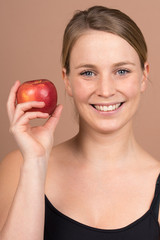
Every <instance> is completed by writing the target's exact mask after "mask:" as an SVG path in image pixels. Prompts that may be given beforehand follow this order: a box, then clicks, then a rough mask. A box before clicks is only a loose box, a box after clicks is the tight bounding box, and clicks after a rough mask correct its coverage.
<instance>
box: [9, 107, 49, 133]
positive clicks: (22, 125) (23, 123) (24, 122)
mask: <svg viewBox="0 0 160 240" xmlns="http://www.w3.org/2000/svg"><path fill="white" fill-rule="evenodd" d="M48 117H49V114H48V113H43V112H27V113H25V114H24V115H23V116H22V117H21V118H20V119H19V120H18V121H17V123H16V124H13V125H12V127H11V128H10V132H16V131H15V130H16V129H17V128H18V129H21V130H22V131H25V130H26V128H27V126H28V123H29V121H30V120H33V119H37V118H44V119H45V118H48Z"/></svg>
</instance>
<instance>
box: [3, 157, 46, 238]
mask: <svg viewBox="0 0 160 240" xmlns="http://www.w3.org/2000/svg"><path fill="white" fill-rule="evenodd" d="M43 160H44V159H34V160H33V161H24V162H25V163H24V164H23V166H22V168H21V176H20V180H19V184H18V187H17V191H16V193H15V197H14V200H13V203H12V205H11V208H10V211H9V214H8V217H7V220H6V222H5V225H4V227H3V228H2V231H1V233H0V237H1V239H0V240H12V239H16V240H42V239H43V232H44V187H45V178H46V169H47V166H46V165H47V164H46V162H45V161H43Z"/></svg>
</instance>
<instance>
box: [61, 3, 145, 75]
mask: <svg viewBox="0 0 160 240" xmlns="http://www.w3.org/2000/svg"><path fill="white" fill-rule="evenodd" d="M92 29H93V30H98V31H104V32H108V33H112V34H115V35H118V36H120V37H121V38H123V39H125V40H126V41H127V42H128V43H129V44H130V45H131V46H132V47H133V48H134V49H135V50H136V52H137V54H138V56H139V59H140V63H141V67H142V69H144V64H145V62H146V60H147V45H146V42H145V39H144V36H143V34H142V32H141V30H140V29H139V27H138V26H137V25H136V23H135V22H134V21H133V20H132V19H131V18H130V17H129V16H127V15H126V14H124V13H123V12H121V11H120V10H117V9H112V8H107V7H104V6H93V7H91V8H89V9H87V10H85V11H76V13H75V14H74V15H73V17H72V19H71V20H70V21H69V23H68V25H67V26H66V29H65V32H64V36H63V46H62V54H61V61H62V67H64V68H65V69H66V73H67V74H69V72H70V64H69V61H70V54H71V51H72V48H73V46H74V44H75V42H76V41H77V40H78V38H79V37H80V36H82V35H83V34H85V32H86V31H88V30H92Z"/></svg>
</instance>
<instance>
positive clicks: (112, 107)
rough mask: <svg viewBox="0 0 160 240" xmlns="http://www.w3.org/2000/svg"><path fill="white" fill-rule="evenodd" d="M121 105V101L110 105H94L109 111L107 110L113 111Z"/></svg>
mask: <svg viewBox="0 0 160 240" xmlns="http://www.w3.org/2000/svg"><path fill="white" fill-rule="evenodd" d="M120 105H121V104H120V103H117V104H115V105H109V106H101V105H94V107H95V108H96V109H97V110H100V111H103V112H107V111H113V110H115V109H117V108H119V106H120Z"/></svg>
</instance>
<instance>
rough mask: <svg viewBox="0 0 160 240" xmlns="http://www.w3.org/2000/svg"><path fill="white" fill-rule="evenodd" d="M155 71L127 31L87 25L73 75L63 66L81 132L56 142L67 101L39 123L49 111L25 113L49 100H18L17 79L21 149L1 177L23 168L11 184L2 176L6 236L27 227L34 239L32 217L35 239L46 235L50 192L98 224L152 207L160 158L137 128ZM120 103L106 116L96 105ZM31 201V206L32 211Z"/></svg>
mask: <svg viewBox="0 0 160 240" xmlns="http://www.w3.org/2000/svg"><path fill="white" fill-rule="evenodd" d="M122 62H123V64H122ZM86 65H87V66H86ZM88 65H89V66H88ZM80 66H81V67H80ZM86 71H87V73H86ZM148 71H149V66H148V63H147V62H146V63H145V66H144V69H143V70H142V69H141V66H140V61H139V57H138V55H137V53H136V51H135V50H134V49H133V48H132V47H131V46H130V45H129V44H128V43H127V42H126V41H125V40H123V39H122V38H120V37H118V36H115V35H113V34H110V33H106V32H100V31H93V30H90V31H87V32H86V33H85V34H84V35H83V36H81V37H80V38H79V39H78V40H77V42H76V43H75V45H74V46H73V49H72V51H71V55H70V73H69V74H68V75H67V74H66V69H63V70H62V73H63V79H64V83H65V88H66V91H67V93H68V94H69V96H70V97H72V98H73V100H74V102H75V105H76V107H77V110H78V112H79V115H80V122H79V132H78V134H77V135H76V136H74V137H73V138H71V139H70V140H68V141H66V142H64V143H61V144H59V145H57V146H54V147H53V143H54V137H53V134H54V131H55V128H56V125H57V123H58V121H59V118H60V114H61V111H62V106H58V107H57V109H56V110H55V112H54V113H53V115H52V117H51V118H49V119H48V120H47V121H46V123H45V124H44V125H43V126H41V127H36V128H32V127H31V126H30V124H29V120H30V119H34V118H37V117H41V118H42V117H43V118H48V116H47V115H44V114H42V113H40V112H37V113H24V112H25V110H27V109H30V108H32V107H39V108H41V107H43V104H42V103H36V102H31V103H25V104H21V105H18V106H17V107H15V105H14V102H15V95H16V91H17V89H18V86H19V83H18V82H17V83H16V84H15V85H14V87H13V88H12V90H11V93H10V96H9V100H8V114H9V119H10V122H11V132H12V133H13V135H14V137H15V139H16V141H17V143H18V145H19V148H20V151H21V154H20V153H19V152H15V153H13V154H11V155H10V156H8V157H7V158H6V159H5V160H4V161H3V162H2V167H1V168H0V176H2V178H5V175H6V174H8V172H9V167H10V169H13V166H14V167H15V169H19V170H17V172H16V173H15V175H16V176H15V175H14V176H13V174H8V175H7V176H9V177H10V181H8V183H7V184H5V189H6V190H5V191H4V190H3V186H4V181H0V182H2V184H0V191H1V193H4V194H2V195H3V196H4V197H3V199H4V200H0V201H1V202H0V215H1V222H0V229H1V228H2V226H3V225H4V223H5V221H6V219H7V221H6V225H5V227H4V228H3V231H2V236H3V235H4V236H5V234H10V236H14V234H15V236H16V237H17V231H20V232H19V234H20V238H19V239H21V237H22V236H23V239H28V231H27V232H26V230H25V229H26V228H25V226H23V222H24V221H21V219H22V218H24V217H25V221H26V222H30V219H32V224H30V225H28V228H29V229H30V235H29V238H30V239H34V238H33V236H36V237H37V238H36V240H38V239H41V238H42V237H43V225H44V221H43V219H44V215H43V214H44V212H43V211H42V210H43V208H44V202H42V201H39V200H37V199H41V200H42V199H43V194H44V193H45V194H46V195H47V197H48V198H49V200H50V201H51V203H52V204H53V205H54V206H55V207H56V208H57V209H58V210H59V211H60V212H62V213H63V214H65V215H67V216H69V217H70V218H72V219H74V220H76V221H78V222H81V223H83V224H86V225H89V226H92V227H96V228H104V229H107V228H109V229H116V228H123V227H124V226H127V225H129V224H130V223H132V222H134V221H135V220H137V219H139V218H140V217H141V216H142V215H144V213H146V211H148V209H149V208H150V204H151V202H152V199H153V195H154V190H155V183H156V179H157V176H158V174H159V172H160V163H159V161H157V160H156V159H154V158H153V157H152V156H150V155H149V154H148V153H147V152H145V151H144V150H143V149H142V148H141V147H140V146H139V145H138V143H137V142H136V140H135V137H134V134H133V128H132V122H133V117H134V115H135V113H136V111H137V108H138V105H139V102H140V98H141V95H142V93H143V92H144V91H145V88H146V84H147V76H148ZM84 72H85V73H84ZM119 102H123V105H122V106H121V107H120V108H119V109H118V110H116V111H113V112H112V113H111V112H110V113H107V114H103V115H102V114H100V113H99V112H97V111H96V110H95V109H94V108H93V107H92V106H91V104H102V103H103V104H106V105H110V104H111V105H113V104H115V103H116V104H117V103H119ZM28 149H29V150H30V151H28ZM20 169H21V170H20ZM20 173H21V174H20ZM35 176H38V177H37V178H36V177H35ZM19 179H20V180H19ZM30 179H31V180H30ZM33 181H34V184H33ZM9 182H12V186H11V185H10V184H9ZM19 182H20V183H19ZM44 185H45V186H44ZM16 189H18V191H17V193H16V196H15V198H14V201H13V197H14V193H15V191H16ZM24 189H25V191H24ZM6 192H7V193H8V195H5V194H6ZM9 194H10V196H9ZM29 196H32V204H31V200H30V198H29ZM6 200H7V201H6ZM12 201H13V204H12V207H11V211H10V214H9V218H7V214H8V212H9V208H10V206H11V202H12ZM24 202H27V206H29V207H28V208H27V210H26V212H24V211H25V209H26V208H25V206H24ZM37 202H38V204H37ZM35 206H36V208H35ZM22 208H23V209H24V211H23V212H22V211H21V209H22ZM4 209H5V210H4ZM82 209H83V211H82ZM159 222H160V219H159ZM10 223H12V224H10ZM15 223H16V224H15ZM35 223H36V225H34V224H35ZM12 226H13V227H12ZM16 226H17V227H16ZM19 229H20V230H19ZM0 233H1V232H0ZM24 236H26V238H25V237H24ZM0 237H1V234H0Z"/></svg>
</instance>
